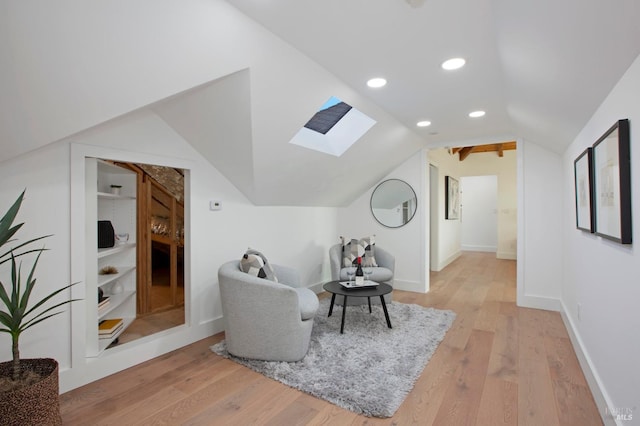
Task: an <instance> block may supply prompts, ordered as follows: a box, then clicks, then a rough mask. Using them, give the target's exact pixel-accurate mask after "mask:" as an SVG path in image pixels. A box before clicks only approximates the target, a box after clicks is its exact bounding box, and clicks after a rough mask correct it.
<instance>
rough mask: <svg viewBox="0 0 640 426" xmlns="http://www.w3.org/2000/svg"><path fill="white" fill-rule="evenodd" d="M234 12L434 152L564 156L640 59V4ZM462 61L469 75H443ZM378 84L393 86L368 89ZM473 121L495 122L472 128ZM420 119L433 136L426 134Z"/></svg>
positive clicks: (267, 6)
mask: <svg viewBox="0 0 640 426" xmlns="http://www.w3.org/2000/svg"><path fill="white" fill-rule="evenodd" d="M229 2H230V3H231V4H233V5H234V6H236V7H238V8H239V9H240V10H242V11H243V12H245V13H246V14H248V15H249V16H251V17H252V18H253V19H255V20H257V21H258V22H260V23H262V24H263V25H265V26H266V27H267V28H268V29H269V30H271V31H273V32H274V33H276V34H277V35H279V36H280V37H282V38H283V39H284V40H286V41H287V42H289V43H291V44H292V45H294V46H295V47H296V48H298V49H299V50H301V51H302V52H304V53H305V54H307V55H309V56H310V57H311V58H312V59H314V60H316V61H317V62H318V63H320V64H321V65H322V66H324V67H326V68H327V69H328V70H330V71H331V72H332V73H334V74H335V75H336V76H338V77H339V78H340V79H341V80H343V81H345V82H346V83H347V84H349V85H350V86H351V87H353V88H355V89H356V90H358V91H359V92H361V93H363V94H365V95H366V96H368V97H370V98H371V99H372V100H373V101H374V102H376V103H377V104H378V105H380V106H381V107H382V108H384V109H385V111H387V112H389V113H390V114H391V115H393V116H394V117H396V118H397V119H399V120H400V121H401V122H402V123H403V124H405V125H406V126H407V127H409V128H413V129H415V130H416V131H417V132H418V133H419V134H420V135H421V136H422V138H423V139H424V142H425V144H426V145H433V144H440V145H442V144H443V143H444V144H454V145H455V144H460V145H463V144H473V140H482V141H489V140H491V139H492V138H493V140H492V141H493V142H499V141H500V136H503V135H505V136H506V135H510V136H511V137H512V138H516V137H521V138H526V139H529V140H532V141H535V142H537V143H540V144H542V145H546V146H547V147H549V148H550V149H552V150H554V151H556V152H562V151H563V150H564V149H565V148H566V146H567V145H568V144H569V143H570V142H572V141H573V139H574V137H575V136H576V135H577V133H578V132H579V131H580V130H581V129H582V127H583V126H584V124H585V123H586V121H587V120H588V119H589V118H590V117H591V115H592V114H593V113H594V111H595V109H596V108H597V106H598V105H599V104H600V103H601V102H602V100H603V98H604V96H606V94H607V93H608V92H609V91H610V90H611V89H612V87H613V85H614V84H615V83H616V82H617V80H618V79H619V78H620V77H621V75H622V74H623V73H624V72H625V70H626V69H627V68H628V67H629V65H630V64H631V62H632V61H633V60H634V59H635V58H636V57H637V56H638V55H639V54H640V24H638V23H639V22H640V3H638V2H637V1H635V0H621V1H615V2H610V1H606V0H563V1H560V2H558V1H556V0H537V1H524V0H516V1H514V0H472V1H470V0H426V1H421V2H409V1H406V0H379V1H371V0H349V1H344V0H325V1H310V0H301V1H295V2H292V1H286V0H270V1H268V2H265V1H256V0H229ZM409 3H413V4H416V5H417V6H418V7H412V6H410V4H409ZM420 4H422V5H421V6H420ZM452 57H463V58H465V59H466V61H467V64H466V66H465V67H463V68H462V69H460V70H458V71H453V72H447V71H444V70H443V69H442V68H441V67H440V65H441V63H442V62H443V61H444V60H446V59H449V58H452ZM377 76H382V77H385V78H386V79H387V80H388V85H387V86H386V87H384V88H381V89H377V90H371V89H369V88H367V87H366V86H365V82H366V81H367V79H369V78H371V77H377ZM474 110H485V111H486V116H485V117H483V118H481V119H470V118H469V117H468V116H467V114H468V113H469V112H471V111H474ZM419 120H429V121H431V122H432V125H431V126H430V127H426V128H422V129H418V128H416V127H415V124H416V122H417V121H419ZM504 140H507V139H506V138H505V139H504ZM467 141H468V142H467Z"/></svg>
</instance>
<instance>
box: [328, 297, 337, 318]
mask: <svg viewBox="0 0 640 426" xmlns="http://www.w3.org/2000/svg"><path fill="white" fill-rule="evenodd" d="M335 301H336V294H335V293H333V294H332V295H331V305H330V306H329V315H327V316H328V317H330V316H331V314H332V313H333V302H335Z"/></svg>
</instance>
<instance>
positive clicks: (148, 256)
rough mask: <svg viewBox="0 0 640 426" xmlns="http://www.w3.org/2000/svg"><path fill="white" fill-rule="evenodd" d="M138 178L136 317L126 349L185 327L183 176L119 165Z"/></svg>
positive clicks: (172, 170)
mask: <svg viewBox="0 0 640 426" xmlns="http://www.w3.org/2000/svg"><path fill="white" fill-rule="evenodd" d="M119 165H121V166H124V167H127V168H129V169H130V170H133V171H134V172H136V174H137V189H138V203H137V210H138V213H137V222H138V227H137V228H138V238H137V240H138V245H137V265H138V268H137V274H138V276H137V300H136V306H137V315H136V319H135V321H134V322H133V323H132V324H131V326H129V328H127V329H126V330H125V332H124V333H123V334H122V335H121V336H120V339H119V342H120V343H126V342H128V341H131V340H135V339H137V338H140V337H144V336H147V335H150V334H154V333H157V332H159V331H163V330H166V329H169V328H173V327H176V326H178V325H181V324H184V322H185V307H184V300H185V296H184V295H185V288H184V285H185V284H184V283H185V280H184V237H185V235H184V232H185V231H184V228H185V226H184V171H183V170H182V169H178V168H173V167H163V166H156V165H149V164H139V163H121V164H119Z"/></svg>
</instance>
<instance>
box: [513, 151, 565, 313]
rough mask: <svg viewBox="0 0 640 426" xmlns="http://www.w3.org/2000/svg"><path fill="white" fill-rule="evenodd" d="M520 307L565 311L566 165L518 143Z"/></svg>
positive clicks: (550, 154) (554, 156)
mask: <svg viewBox="0 0 640 426" xmlns="http://www.w3.org/2000/svg"><path fill="white" fill-rule="evenodd" d="M517 157H518V163H519V167H518V222H519V223H521V224H522V225H521V226H520V227H519V230H518V266H517V269H518V272H517V274H518V299H517V301H518V305H519V306H525V307H530V308H539V309H549V310H555V311H558V310H560V283H561V278H560V277H561V276H562V256H563V252H562V219H561V211H562V205H563V200H564V193H563V191H562V185H561V184H560V182H562V175H563V171H562V161H561V158H560V156H559V155H558V154H556V153H554V152H551V151H549V150H547V149H546V148H543V147H542V146H540V145H537V144H535V143H533V142H529V141H518V149H517Z"/></svg>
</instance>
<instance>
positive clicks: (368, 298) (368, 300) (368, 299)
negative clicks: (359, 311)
mask: <svg viewBox="0 0 640 426" xmlns="http://www.w3.org/2000/svg"><path fill="white" fill-rule="evenodd" d="M367 302H369V313H371V298H370V297H367Z"/></svg>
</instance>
